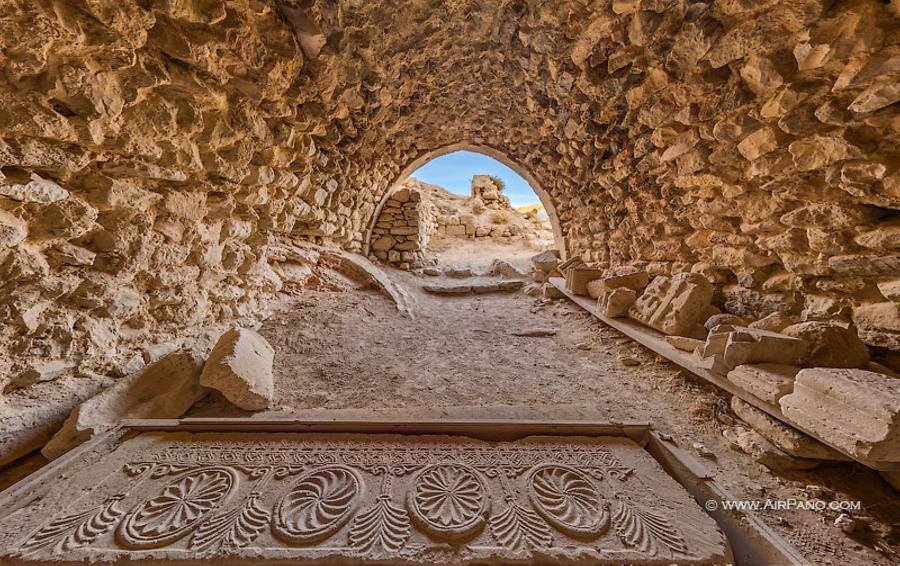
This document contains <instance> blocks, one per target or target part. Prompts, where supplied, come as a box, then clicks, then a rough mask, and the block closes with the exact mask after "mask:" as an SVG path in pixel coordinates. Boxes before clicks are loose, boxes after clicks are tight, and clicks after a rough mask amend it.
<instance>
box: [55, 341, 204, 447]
mask: <svg viewBox="0 0 900 566" xmlns="http://www.w3.org/2000/svg"><path fill="white" fill-rule="evenodd" d="M200 368H201V364H200V363H198V362H197V361H196V360H195V359H194V358H193V357H192V356H191V355H190V354H187V353H184V352H176V353H173V354H169V355H168V356H166V357H164V358H162V359H161V360H159V361H158V362H155V363H153V364H150V365H148V366H146V367H145V368H144V369H142V370H141V371H139V372H137V373H135V374H132V375H129V376H127V377H123V378H122V379H120V380H119V381H117V382H116V384H115V385H113V386H112V387H110V388H109V389H106V390H105V391H102V392H101V393H99V394H97V395H95V396H94V397H91V398H90V399H88V400H87V401H85V402H84V403H82V404H81V405H78V406H77V407H75V408H74V409H73V410H72V412H71V413H70V414H69V417H68V418H67V419H66V421H65V423H64V424H63V426H62V429H61V430H60V431H59V432H57V433H56V435H54V436H53V438H52V439H50V442H48V443H47V444H46V445H45V446H44V448H43V449H42V450H41V454H43V455H44V456H45V457H46V458H48V459H50V460H54V459H56V458H59V457H60V456H62V455H63V454H65V453H66V452H68V451H69V450H71V449H72V448H75V447H76V446H78V445H79V444H81V443H82V442H86V441H87V440H90V438H91V437H92V436H93V435H95V434H98V433H101V432H104V431H106V430H109V429H111V428H113V427H114V426H116V425H117V424H118V423H119V421H121V420H122V419H148V418H156V419H174V418H177V417H180V416H181V415H183V414H184V413H185V412H186V411H187V410H188V409H190V408H191V406H193V405H194V403H196V402H197V401H199V400H200V399H201V398H203V396H204V395H206V393H207V392H208V390H206V389H204V388H203V387H200V383H199V380H200Z"/></svg>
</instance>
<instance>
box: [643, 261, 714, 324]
mask: <svg viewBox="0 0 900 566" xmlns="http://www.w3.org/2000/svg"><path fill="white" fill-rule="evenodd" d="M713 292H714V289H713V286H712V284H711V283H710V282H709V281H707V280H706V279H704V278H703V277H702V276H701V275H697V274H696V273H679V274H678V275H675V276H673V277H666V276H663V275H660V276H657V277H656V278H654V279H653V281H651V282H650V284H649V285H648V286H647V288H646V289H644V292H643V293H642V294H641V296H640V297H638V299H637V301H636V302H635V304H634V306H632V307H631V309H629V311H628V316H630V317H631V318H633V319H634V320H637V321H638V322H642V323H644V324H646V325H647V326H649V327H651V328H655V329H656V330H659V331H660V332H662V333H663V334H669V335H673V334H674V335H678V336H690V337H695V336H697V335H698V334H700V335H703V334H705V332H703V322H705V321H706V319H707V318H708V315H707V313H708V311H707V308H708V307H709V306H710V301H711V300H712V296H713Z"/></svg>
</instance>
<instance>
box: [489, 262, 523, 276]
mask: <svg viewBox="0 0 900 566" xmlns="http://www.w3.org/2000/svg"><path fill="white" fill-rule="evenodd" d="M488 274H490V275H496V276H499V277H511V278H525V277H528V274H527V273H525V272H524V271H522V270H521V269H519V268H518V267H516V266H515V265H513V264H511V263H509V262H508V261H506V260H504V259H500V258H494V261H492V262H491V266H490V268H488Z"/></svg>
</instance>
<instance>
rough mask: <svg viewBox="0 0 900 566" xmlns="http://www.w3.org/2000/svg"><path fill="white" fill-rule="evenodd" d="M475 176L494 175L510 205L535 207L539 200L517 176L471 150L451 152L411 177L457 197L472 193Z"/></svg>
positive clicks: (418, 170)
mask: <svg viewBox="0 0 900 566" xmlns="http://www.w3.org/2000/svg"><path fill="white" fill-rule="evenodd" d="M474 175H493V176H494V177H500V178H501V179H503V182H504V183H506V188H505V189H504V190H503V194H505V195H506V196H508V197H509V200H510V202H511V203H512V205H513V206H524V205H526V204H535V203H537V202H538V201H539V200H540V199H538V196H537V195H536V194H534V191H532V190H531V187H530V186H529V185H528V181H526V180H525V179H523V178H522V177H520V176H519V174H518V173H516V172H515V171H513V170H512V169H510V168H509V167H507V166H506V165H504V164H502V163H500V162H499V161H497V160H496V159H492V158H490V157H488V156H487V155H482V154H480V153H474V152H471V151H454V152H453V153H448V154H447V155H442V156H440V157H438V158H436V159H433V160H431V161H429V162H428V163H426V164H425V165H423V166H421V167H419V168H418V169H416V170H415V171H414V172H413V174H412V176H413V177H415V178H416V179H418V180H420V181H423V182H425V183H429V184H432V185H439V186H441V187H444V188H445V189H447V190H448V191H450V192H451V193H456V194H458V195H469V194H471V186H472V177H473V176H474Z"/></svg>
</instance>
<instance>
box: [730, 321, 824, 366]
mask: <svg viewBox="0 0 900 566" xmlns="http://www.w3.org/2000/svg"><path fill="white" fill-rule="evenodd" d="M808 348H809V344H808V343H807V342H806V341H805V340H803V339H801V338H795V337H792V336H787V335H785V334H779V333H777V332H769V331H768V330H759V329H756V328H735V329H734V330H733V331H732V332H730V333H729V335H728V339H727V341H726V343H725V350H724V352H723V354H722V355H723V357H724V359H725V363H726V364H727V365H728V366H730V367H731V368H733V367H735V366H739V365H744V364H756V363H775V364H787V365H798V364H799V363H800V360H801V359H802V358H803V356H804V354H805V353H806V351H807V349H808Z"/></svg>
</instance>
